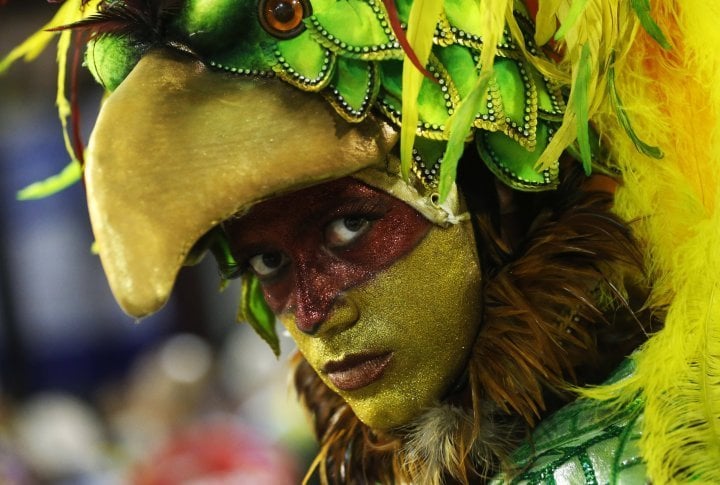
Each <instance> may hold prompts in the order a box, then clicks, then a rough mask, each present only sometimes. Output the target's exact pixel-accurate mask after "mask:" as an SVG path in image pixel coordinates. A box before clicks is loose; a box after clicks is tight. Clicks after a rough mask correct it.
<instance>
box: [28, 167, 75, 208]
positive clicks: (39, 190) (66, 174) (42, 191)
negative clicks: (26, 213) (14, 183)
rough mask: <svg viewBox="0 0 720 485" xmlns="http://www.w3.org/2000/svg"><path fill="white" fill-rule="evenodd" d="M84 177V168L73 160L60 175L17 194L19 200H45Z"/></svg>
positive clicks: (41, 181) (34, 184) (30, 186)
mask: <svg viewBox="0 0 720 485" xmlns="http://www.w3.org/2000/svg"><path fill="white" fill-rule="evenodd" d="M81 177H82V168H81V167H80V163H78V162H77V160H73V161H72V162H70V163H69V164H68V165H66V166H65V168H64V169H62V171H61V172H60V173H58V174H55V175H53V176H51V177H48V178H46V179H45V180H40V181H39V182H35V183H32V184H30V185H28V186H27V187H25V188H24V189H22V190H20V191H19V192H18V193H17V198H18V200H35V199H43V198H45V197H49V196H51V195H54V194H57V193H58V192H60V191H62V190H65V189H66V188H68V187H70V186H71V185H72V184H74V183H75V182H77V181H78V180H80V178H81Z"/></svg>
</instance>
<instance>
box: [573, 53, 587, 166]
mask: <svg viewBox="0 0 720 485" xmlns="http://www.w3.org/2000/svg"><path fill="white" fill-rule="evenodd" d="M589 87H590V46H589V45H588V44H584V45H583V48H582V53H581V54H580V64H579V65H578V73H577V78H576V79H575V85H574V86H573V88H572V92H571V93H570V102H571V103H572V104H573V106H574V107H575V113H576V114H577V141H578V145H579V146H580V159H581V160H582V165H583V169H584V170H585V173H586V174H587V175H590V174H591V173H592V150H591V149H590V130H589V117H590V116H589V110H590V105H589V101H588V91H589Z"/></svg>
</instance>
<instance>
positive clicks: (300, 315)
mask: <svg viewBox="0 0 720 485" xmlns="http://www.w3.org/2000/svg"><path fill="white" fill-rule="evenodd" d="M307 306H308V305H302V304H298V305H297V307H296V310H295V326H296V327H297V328H298V330H300V331H301V332H304V333H307V334H310V335H312V334H314V333H315V332H316V331H317V329H318V327H319V326H320V324H321V323H322V322H323V321H324V320H325V319H326V317H327V314H328V311H327V310H320V309H318V308H307Z"/></svg>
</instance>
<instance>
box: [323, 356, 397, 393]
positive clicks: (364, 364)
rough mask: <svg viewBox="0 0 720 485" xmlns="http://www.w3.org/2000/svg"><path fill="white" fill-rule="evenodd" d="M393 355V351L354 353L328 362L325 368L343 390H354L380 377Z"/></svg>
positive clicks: (331, 378) (336, 384)
mask: <svg viewBox="0 0 720 485" xmlns="http://www.w3.org/2000/svg"><path fill="white" fill-rule="evenodd" d="M392 356H393V354H392V352H385V353H382V354H353V355H350V356H348V357H345V358H344V359H342V360H338V361H332V362H328V363H327V365H325V368H324V369H323V370H324V371H325V372H326V373H327V376H328V378H329V379H330V382H332V383H333V385H335V387H337V388H338V389H340V390H341V391H353V390H355V389H360V388H362V387H365V386H367V385H369V384H372V383H373V382H375V381H376V380H378V379H380V377H382V375H383V373H384V372H385V368H386V367H387V366H388V364H390V361H391V360H392Z"/></svg>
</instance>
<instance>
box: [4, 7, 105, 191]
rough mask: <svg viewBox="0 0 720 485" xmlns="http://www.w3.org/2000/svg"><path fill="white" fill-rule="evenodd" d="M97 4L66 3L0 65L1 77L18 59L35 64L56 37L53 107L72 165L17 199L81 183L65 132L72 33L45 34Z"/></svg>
mask: <svg viewBox="0 0 720 485" xmlns="http://www.w3.org/2000/svg"><path fill="white" fill-rule="evenodd" d="M99 4H100V0H92V1H90V2H89V3H87V4H86V5H85V6H84V7H83V6H82V0H66V1H65V3H63V4H62V6H61V7H60V8H59V9H58V11H57V12H56V13H55V16H53V18H52V20H50V21H49V22H48V23H47V24H46V25H45V26H43V27H42V29H40V30H39V31H37V32H36V33H35V34H33V35H31V36H30V37H29V38H27V39H26V40H25V41H24V42H23V43H22V44H20V45H19V46H17V47H16V48H15V49H13V50H12V51H11V52H10V54H8V55H7V56H6V57H5V58H4V59H3V60H2V61H0V74H2V73H3V72H4V71H5V70H7V69H8V68H9V67H10V66H11V65H12V64H13V63H15V62H16V61H18V60H19V59H24V60H25V61H26V62H30V61H32V60H34V59H35V58H36V57H37V56H38V55H40V54H41V53H42V51H43V50H45V49H46V48H47V46H48V44H49V43H50V41H52V39H53V38H54V37H55V36H58V35H59V41H58V48H57V64H58V77H57V94H56V97H55V103H56V105H57V108H58V116H59V118H60V124H61V125H62V132H63V141H64V143H65V149H66V150H67V152H68V154H69V155H70V157H71V159H72V161H71V162H70V164H69V165H68V166H66V167H65V168H64V169H63V171H62V172H60V173H59V174H57V175H53V176H52V177H50V178H49V179H47V180H45V181H41V182H35V183H34V184H32V185H31V186H28V187H26V188H25V189H23V190H21V191H20V193H19V194H18V197H20V198H37V197H38V194H39V196H46V195H50V194H51V193H54V192H56V191H57V190H62V189H63V188H65V187H66V186H67V185H70V184H71V183H73V182H75V181H77V180H79V179H80V176H81V174H82V169H81V168H80V165H79V162H78V161H77V159H76V158H75V152H74V150H73V147H72V143H71V142H70V134H69V131H68V118H69V117H70V114H71V107H70V102H69V101H68V99H67V97H66V96H65V92H66V89H65V87H66V77H67V57H68V51H69V49H70V47H71V43H72V32H70V31H69V30H65V31H62V32H60V33H59V34H58V32H49V31H48V30H49V29H53V28H56V27H60V26H63V25H68V24H71V23H73V22H77V21H78V20H81V19H83V18H85V17H87V16H88V15H91V14H93V13H95V12H97V8H98V5H99ZM45 192H47V193H45Z"/></svg>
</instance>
